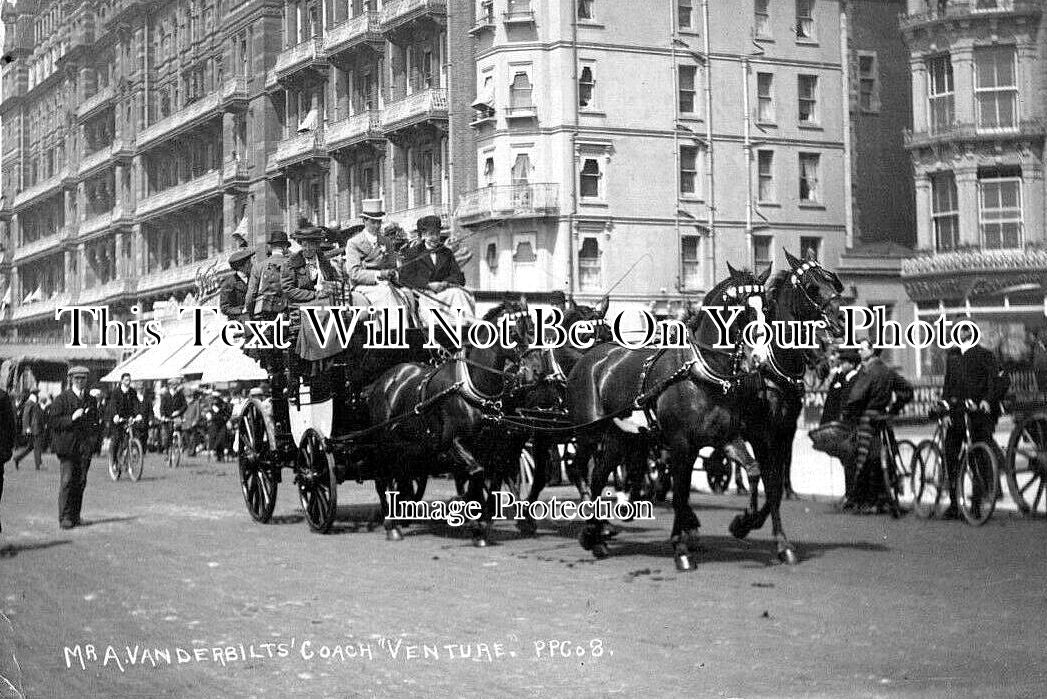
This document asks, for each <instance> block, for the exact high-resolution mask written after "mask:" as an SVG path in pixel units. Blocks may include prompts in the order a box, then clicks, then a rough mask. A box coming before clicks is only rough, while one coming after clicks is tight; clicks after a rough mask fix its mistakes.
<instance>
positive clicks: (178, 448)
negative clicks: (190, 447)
mask: <svg viewBox="0 0 1047 699" xmlns="http://www.w3.org/2000/svg"><path fill="white" fill-rule="evenodd" d="M181 463H182V433H181V432H174V433H173V434H172V435H171V444H170V446H168V447H167V466H168V468H178V466H179V464H181Z"/></svg>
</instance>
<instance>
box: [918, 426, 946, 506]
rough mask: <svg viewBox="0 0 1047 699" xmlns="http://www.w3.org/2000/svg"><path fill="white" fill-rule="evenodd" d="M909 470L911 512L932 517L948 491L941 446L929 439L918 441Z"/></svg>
mask: <svg viewBox="0 0 1047 699" xmlns="http://www.w3.org/2000/svg"><path fill="white" fill-rule="evenodd" d="M909 470H910V471H911V473H912V475H911V477H910V480H911V483H912V494H913V496H912V502H913V512H915V513H916V514H917V515H918V516H920V517H934V516H935V515H937V514H938V507H939V505H940V503H941V501H942V498H943V497H944V496H945V495H946V494H947V491H948V486H947V482H946V475H945V457H944V456H943V455H942V450H941V448H940V447H939V446H938V445H937V444H935V443H934V441H933V440H930V439H925V440H923V441H922V442H920V443H919V444H918V445H917V446H916V451H914V452H913V459H912V464H911V465H910V467H909Z"/></svg>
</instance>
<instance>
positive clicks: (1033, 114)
mask: <svg viewBox="0 0 1047 699" xmlns="http://www.w3.org/2000/svg"><path fill="white" fill-rule="evenodd" d="M1042 73H1043V69H1042V68H1041V67H1039V64H1038V63H1037V53H1036V46H1035V45H1034V44H1031V43H1026V44H1019V45H1018V73H1017V74H1016V75H1015V84H1016V85H1017V86H1018V119H1019V120H1020V121H1027V120H1029V119H1032V118H1037V117H1039V118H1043V116H1044V109H1043V104H1042V102H1041V103H1040V104H1039V106H1038V107H1037V106H1036V103H1037V100H1036V99H1035V97H1036V96H1038V95H1043V93H1042V92H1039V82H1038V81H1039V77H1040V75H1042ZM1041 99H1042V97H1041Z"/></svg>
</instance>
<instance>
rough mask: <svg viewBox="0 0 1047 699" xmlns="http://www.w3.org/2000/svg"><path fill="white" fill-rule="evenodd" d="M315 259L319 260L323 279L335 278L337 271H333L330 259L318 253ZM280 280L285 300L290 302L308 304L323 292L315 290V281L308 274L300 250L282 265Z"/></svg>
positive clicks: (321, 296) (330, 279) (307, 268)
mask: <svg viewBox="0 0 1047 699" xmlns="http://www.w3.org/2000/svg"><path fill="white" fill-rule="evenodd" d="M317 259H318V260H320V271H321V272H322V273H323V275H324V279H326V280H328V281H335V280H337V279H338V272H336V271H335V268H334V267H333V266H332V265H331V263H330V261H329V260H327V258H325V257H324V256H323V255H318V256H317ZM281 282H282V283H283V287H284V295H286V296H287V302H288V303H290V304H297V305H308V304H309V303H312V302H313V301H316V300H317V299H319V298H323V294H322V293H321V292H319V291H317V289H316V286H317V285H316V283H315V282H313V280H312V278H311V277H310V276H309V267H308V266H307V265H306V263H305V255H303V254H302V253H301V252H296V253H295V254H293V255H291V258H290V259H289V260H288V261H287V264H286V265H285V266H284V271H283V274H282V276H281Z"/></svg>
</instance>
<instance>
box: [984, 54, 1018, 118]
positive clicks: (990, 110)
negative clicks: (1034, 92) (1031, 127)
mask: <svg viewBox="0 0 1047 699" xmlns="http://www.w3.org/2000/svg"><path fill="white" fill-rule="evenodd" d="M974 75H975V85H974V93H975V99H976V100H977V103H978V126H979V127H981V128H988V129H1007V128H1014V127H1015V126H1017V125H1018V84H1017V79H1016V77H1015V50H1014V47H1013V46H991V47H985V48H976V49H975V50H974Z"/></svg>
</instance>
